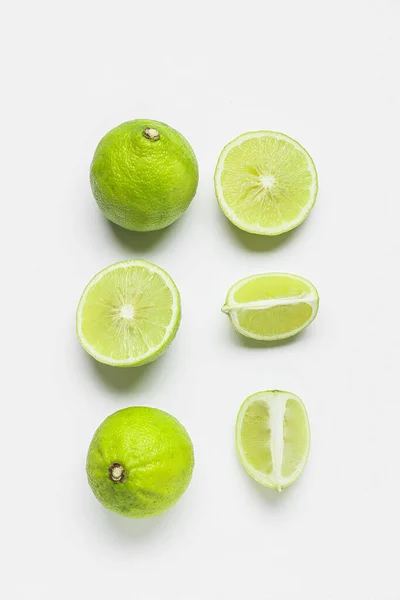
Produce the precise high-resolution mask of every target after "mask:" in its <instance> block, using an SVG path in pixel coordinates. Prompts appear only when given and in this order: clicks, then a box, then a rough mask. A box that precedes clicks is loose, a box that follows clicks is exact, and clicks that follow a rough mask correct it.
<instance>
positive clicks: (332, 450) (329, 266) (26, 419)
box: [0, 0, 400, 600]
mask: <svg viewBox="0 0 400 600" xmlns="http://www.w3.org/2000/svg"><path fill="white" fill-rule="evenodd" d="M4 13H5V14H4ZM399 18H400V4H399V2H398V0H392V1H390V0H374V1H366V0H346V1H345V0H336V2H329V3H328V2H320V1H317V0H314V1H312V0H303V1H302V2H299V1H298V0H291V1H289V0H288V1H280V2H278V1H276V0H275V1H274V2H271V1H269V0H260V1H259V2H257V1H255V0H249V1H248V2H245V3H236V4H235V3H234V2H228V1H227V0H223V1H219V2H214V3H212V4H211V3H204V2H200V3H198V4H193V3H190V2H187V1H186V2H184V1H183V0H180V1H178V0H170V1H169V2H161V1H160V2H151V1H150V2H142V3H140V4H139V3H134V2H132V1H124V2H118V1H117V2H104V1H97V2H94V1H87V2H77V1H71V2H62V3H60V2H50V1H49V0H48V1H44V0H37V1H36V2H28V1H27V0H25V1H23V2H13V3H11V2H10V3H8V6H7V8H3V18H2V19H1V22H2V30H3V31H2V35H1V40H2V41H1V43H2V46H3V51H2V56H3V60H4V59H5V63H6V64H5V66H4V68H3V73H2V83H3V86H2V87H3V95H2V101H3V109H2V113H1V115H2V116H1V118H2V127H1V140H2V148H3V150H2V186H1V197H2V207H3V213H2V236H1V241H2V257H3V263H2V264H3V277H2V279H3V288H2V289H3V293H2V306H3V323H2V353H3V374H2V384H3V392H2V403H1V406H2V413H1V414H2V418H1V421H2V434H1V447H2V452H1V455H2V462H3V464H2V472H3V479H2V492H1V503H2V520H3V525H2V530H1V543H2V545H4V549H5V553H6V561H4V556H3V560H2V567H3V569H2V570H3V577H2V579H1V581H0V590H1V592H3V593H2V594H1V595H2V597H4V598H7V600H14V599H17V600H20V599H21V600H25V599H34V600H36V599H40V600H50V599H51V600H53V599H54V598H57V599H58V600H64V599H68V600H69V599H70V598H92V599H95V600H103V599H110V598H115V597H117V596H118V597H120V596H123V597H124V598H140V599H146V600H153V599H157V600H158V599H161V598H162V599H163V600H178V599H179V600H180V599H182V600H183V599H185V600H200V599H201V600H203V599H205V598H206V599H210V600H214V599H215V600H217V599H218V600H219V599H229V600H230V599H233V600H239V599H242V598H249V599H250V598H257V599H260V600H269V599H271V600H292V599H294V598H298V599H307V600H347V599H349V600H350V599H351V600H365V599H368V600H397V599H399V598H400V583H399V579H398V575H397V573H396V569H397V568H398V561H399V556H398V554H399V543H398V540H399V536H400V525H399V504H400V503H399V499H400V487H399V485H400V484H399V454H400V450H399V421H400V399H399V385H398V372H399V368H398V363H399V358H398V340H399V333H400V325H399V319H398V306H399V292H400V286H399V280H398V259H399V249H400V242H399V225H398V219H399V184H398V179H399V176H398V172H399V171H398V169H399V135H400V127H399V107H400V97H399V96H400V94H399V78H398V57H399V54H400V37H399V34H398V29H399ZM5 93H6V94H7V96H6V97H5ZM4 101H5V106H4ZM136 117H149V118H155V119H160V120H163V121H165V122H167V123H169V124H171V125H172V126H174V127H176V128H177V129H179V130H180V131H182V132H183V133H184V134H185V135H186V136H187V138H188V139H189V140H190V142H191V144H192V145H193V148H194V149H195V151H196V153H197V157H198V160H199V164H200V173H201V180H200V185H199V189H198V193H197V196H196V198H195V200H194V201H193V204H192V206H191V207H190V209H189V210H188V211H187V213H186V214H185V215H184V217H183V218H182V219H181V220H179V221H178V222H177V223H176V224H175V225H173V226H171V227H170V228H169V229H167V230H165V231H164V232H162V233H156V234H145V235H135V234H131V233H129V232H125V231H123V230H121V229H118V228H117V227H113V226H111V225H110V224H109V223H108V222H107V221H106V220H105V219H104V218H103V217H102V215H101V213H100V211H99V210H98V209H97V206H96V204H95V202H94V201H93V199H92V196H91V191H90V187H89V184H88V170H89V164H90V161H91V158H92V153H93V151H94V149H95V146H96V144H97V142H98V141H99V139H100V138H101V136H102V135H103V134H105V133H106V132H107V131H108V130H109V129H110V128H112V127H113V126H115V125H117V124H118V123H120V122H123V121H126V120H129V119H134V118H136ZM260 128H268V129H273V130H278V131H283V132H285V133H287V134H289V135H291V136H293V137H294V138H296V139H298V140H299V141H300V143H302V144H304V146H305V147H306V148H307V149H308V151H309V152H310V153H311V155H312V156H313V158H314V160H315V163H316V165H317V169H318V172H319V177H320V193H319V197H318V200H317V204H316V206H315V208H314V209H313V211H312V213H311V215H310V217H309V218H308V219H307V221H306V222H305V224H304V225H302V226H301V227H299V228H298V229H297V230H296V231H295V232H294V233H291V234H288V235H285V236H283V237H280V238H276V239H272V240H268V239H262V238H255V237H251V236H249V235H247V234H244V233H241V232H239V231H238V230H236V229H234V228H233V227H232V226H230V225H229V223H228V222H227V220H226V219H225V217H224V216H223V215H222V213H221V210H220V209H219V208H218V205H217V202H216V200H215V198H214V193H213V170H214V167H215V164H216V160H217V157H218V154H219V152H220V150H221V148H222V147H223V146H224V144H225V143H227V142H228V141H229V140H231V139H233V138H234V137H235V136H237V135H238V134H240V133H242V132H244V131H248V130H254V129H260ZM133 257H136V258H145V259H150V260H152V261H154V262H156V263H157V264H159V265H160V266H162V267H163V268H165V269H166V270H167V271H168V272H169V273H170V274H171V275H172V277H173V278H174V279H175V281H176V283H177V285H178V286H179V289H180V291H181V294H182V302H183V319H182V324H181V328H180V331H179V334H178V336H177V339H176V341H175V342H174V344H173V345H172V346H171V348H170V349H169V351H168V352H167V354H165V355H164V357H162V358H161V359H159V360H158V361H157V362H156V363H154V364H152V365H150V366H147V367H143V368H140V369H138V370H133V371H132V370H124V371H119V370H114V369H111V368H106V367H102V366H99V365H97V364H96V363H95V362H94V361H93V360H92V359H91V358H90V357H89V356H87V355H86V354H85V352H84V351H83V350H82V349H81V348H80V346H79V344H78V342H77V340H76V337H75V308H76V305H77V302H78V300H79V297H80V294H81V292H82V290H83V288H84V286H85V285H86V283H87V282H88V280H89V279H90V277H91V276H92V275H93V274H94V273H96V272H97V271H98V270H100V269H101V268H103V267H104V266H106V265H107V264H110V263H112V262H114V261H117V260H122V259H126V258H133ZM267 270H271V271H279V270H288V271H291V272H294V273H298V274H300V275H303V276H305V277H307V278H309V279H310V280H311V281H312V282H313V283H314V284H315V285H316V286H317V288H318V290H319V292H320V296H321V307H320V313H319V315H318V317H317V319H316V321H315V322H314V323H313V324H312V325H311V326H310V327H309V328H308V329H307V330H306V331H305V332H304V333H303V334H301V335H300V336H299V337H297V338H295V339H294V340H293V341H291V342H288V343H284V344H282V345H280V346H275V347H270V348H263V347H258V346H257V345H256V344H252V343H249V342H246V341H245V340H244V339H242V338H240V337H239V336H238V335H237V334H235V332H234V331H233V330H232V328H231V326H230V324H229V321H228V319H227V317H226V316H224V315H223V314H221V312H220V307H221V306H222V304H223V302H224V299H225V293H226V291H227V289H228V288H229V286H230V285H231V284H232V283H233V282H234V281H236V280H237V279H239V278H240V277H243V276H246V275H249V274H251V273H257V272H260V271H267ZM270 388H281V389H284V390H290V391H293V392H294V393H296V394H298V395H299V396H300V397H301V398H302V399H303V400H304V402H305V404H306V406H307V408H308V411H309V417H310V422H311V428H312V447H311V454H310V459H309V463H308V465H307V467H306V470H305V472H304V474H303V475H302V477H301V478H300V479H299V481H298V482H297V483H296V484H294V485H293V487H292V488H290V489H288V490H286V491H284V492H283V493H282V494H281V495H280V496H278V495H276V494H273V493H270V492H268V491H266V490H264V489H263V488H261V487H259V486H257V485H256V484H255V483H253V481H252V480H251V479H250V478H249V477H248V475H247V474H246V473H245V471H244V469H243V468H242V467H241V465H240V464H239V461H238V459H237V457H236V455H235V449H234V444H233V433H234V422H235V418H236V414H237V411H238V409H239V406H240V404H241V402H242V401H243V400H244V398H245V397H246V396H248V395H249V394H251V393H252V392H256V391H259V390H262V389H270ZM131 404H145V405H152V406H157V407H161V408H163V409H166V410H167V411H170V412H171V413H173V414H174V415H175V416H177V417H178V418H179V419H180V420H181V421H182V422H183V423H184V424H185V426H186V427H187V429H188V430H189V432H190V434H191V436H192V438H193V441H194V444H195V450H196V461H197V463H196V469H195V473H194V478H193V482H192V485H191V486H190V488H189V490H188V492H187V493H186V495H185V496H184V497H183V499H182V500H181V501H180V502H179V504H178V505H177V506H176V507H175V508H174V509H172V510H171V511H170V512H169V513H167V514H166V515H165V516H162V517H160V518H157V519H153V520H147V521H129V520H125V519H123V518H120V517H118V516H116V515H113V514H111V513H108V512H107V511H106V510H105V509H103V508H102V507H101V505H100V504H98V502H97V501H96V500H95V498H94V496H93V495H92V493H91V491H90V489H89V487H88V485H87V483H86V477H85V456H86V450H87V447H88V444H89V442H90V440H91V437H92V434H93V432H94V430H95V428H96V427H97V426H98V425H99V423H100V422H101V421H102V420H103V419H104V418H105V417H106V416H107V415H108V414H109V413H111V412H113V411H115V410H117V409H120V408H122V407H125V406H129V405H131Z"/></svg>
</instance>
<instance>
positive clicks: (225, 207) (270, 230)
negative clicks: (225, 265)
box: [214, 130, 318, 236]
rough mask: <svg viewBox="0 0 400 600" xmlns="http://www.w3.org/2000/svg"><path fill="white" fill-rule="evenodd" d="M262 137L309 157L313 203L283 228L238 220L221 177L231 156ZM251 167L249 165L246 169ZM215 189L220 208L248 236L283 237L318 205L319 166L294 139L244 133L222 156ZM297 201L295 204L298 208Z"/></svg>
mask: <svg viewBox="0 0 400 600" xmlns="http://www.w3.org/2000/svg"><path fill="white" fill-rule="evenodd" d="M262 137H271V138H274V139H279V140H283V141H285V142H287V143H288V144H290V145H292V146H293V147H294V148H295V149H296V150H298V151H300V152H301V154H302V155H303V156H304V157H305V159H306V161H307V165H308V169H309V173H310V176H311V178H312V185H311V187H310V196H309V200H308V202H307V203H306V205H305V206H304V208H303V209H302V210H300V211H299V212H298V214H297V215H296V217H295V218H292V219H289V220H287V221H285V222H283V223H282V224H281V225H271V226H268V227H262V226H260V224H259V222H252V223H248V222H246V220H244V219H241V218H239V217H238V216H237V214H236V213H235V211H234V210H233V209H232V207H230V206H229V203H228V202H227V201H226V199H225V194H224V190H223V184H222V182H221V175H222V172H223V170H224V163H225V159H226V157H227V156H228V155H229V153H230V152H231V151H232V150H233V149H234V148H236V147H237V146H240V145H241V144H242V143H243V142H246V141H248V140H250V139H254V138H262ZM246 166H247V165H246ZM248 166H249V167H250V168H256V167H257V165H248ZM214 188H215V195H216V197H217V201H218V204H219V205H220V207H221V210H222V212H223V213H224V215H225V216H226V217H227V218H228V219H229V220H230V221H231V223H233V224H234V225H235V226H236V227H238V228H239V229H242V230H243V231H246V232H247V233H253V234H256V235H267V236H276V235H281V234H282V233H286V232H288V231H290V230H292V229H294V228H295V227H298V226H299V225H300V224H301V223H302V222H303V221H304V220H305V219H306V218H307V217H308V215H309V214H310V212H311V210H312V208H313V207H314V205H315V202H316V199H317V195H318V173H317V170H316V167H315V163H314V161H313V159H312V157H311V156H310V154H309V153H308V152H307V150H306V149H305V148H304V147H303V146H302V145H301V144H299V142H297V140H295V139H293V138H291V137H290V136H288V135H286V134H284V133H281V132H276V131H269V130H261V131H249V132H247V133H243V134H241V135H239V136H238V137H237V138H235V139H234V140H232V141H231V142H229V143H228V144H227V145H226V146H225V147H224V148H223V150H222V152H221V154H220V155H219V158H218V161H217V165H216V168H215V173H214ZM295 203H296V201H294V204H295ZM257 211H258V213H259V214H260V209H259V208H257Z"/></svg>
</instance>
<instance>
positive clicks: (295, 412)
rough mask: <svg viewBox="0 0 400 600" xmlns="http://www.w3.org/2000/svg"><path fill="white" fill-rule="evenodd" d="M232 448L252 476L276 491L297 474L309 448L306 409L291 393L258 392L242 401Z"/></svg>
mask: <svg viewBox="0 0 400 600" xmlns="http://www.w3.org/2000/svg"><path fill="white" fill-rule="evenodd" d="M236 448H237V451H238V454H239V458H240V461H241V463H242V464H243V466H244V468H245V469H246V471H247V472H248V474H249V475H251V477H253V479H255V480H256V481H258V483H261V485H264V486H265V487H269V488H273V489H275V490H277V491H278V492H280V491H281V490H282V489H283V488H285V487H288V486H289V485H291V484H292V483H293V482H294V481H296V479H297V478H298V477H299V476H300V474H301V472H302V471H303V469H304V466H305V464H306V462H307V458H308V453H309V448H310V426H309V422H308V416H307V411H306V408H305V406H304V404H303V402H302V401H301V400H300V398H299V397H298V396H296V395H295V394H291V393H290V392H282V391H278V390H273V391H267V392H258V393H256V394H253V395H252V396H249V397H248V398H247V399H246V400H245V401H244V402H243V404H242V406H241V407H240V410H239V414H238V417H237V421H236Z"/></svg>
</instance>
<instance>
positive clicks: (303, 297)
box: [222, 273, 319, 341]
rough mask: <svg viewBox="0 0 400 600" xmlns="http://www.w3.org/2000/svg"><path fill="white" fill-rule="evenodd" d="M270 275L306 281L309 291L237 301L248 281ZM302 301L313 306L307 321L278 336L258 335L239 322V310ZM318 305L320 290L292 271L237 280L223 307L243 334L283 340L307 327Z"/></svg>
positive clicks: (258, 338)
mask: <svg viewBox="0 0 400 600" xmlns="http://www.w3.org/2000/svg"><path fill="white" fill-rule="evenodd" d="M268 277H284V278H287V277H290V278H291V279H295V280H297V281H301V282H302V283H305V284H306V285H307V286H308V287H309V292H308V293H307V294H300V295H298V296H292V297H287V298H269V299H265V300H255V301H253V302H242V303H240V302H235V300H234V299H233V298H234V296H235V293H236V292H237V290H238V289H240V288H241V287H242V286H243V285H244V284H246V283H248V282H249V281H252V280H255V279H267V278H268ZM302 303H306V304H308V305H309V306H310V307H311V315H310V317H309V318H308V319H307V321H305V322H304V323H302V325H301V326H300V327H297V328H296V329H293V330H291V331H288V332H285V333H282V334H280V335H277V336H263V335H258V334H256V333H254V332H253V331H249V330H248V329H245V328H243V327H242V326H241V325H240V323H239V318H238V312H240V311H246V310H261V309H263V308H265V309H268V308H273V307H274V306H289V305H295V304H302ZM318 306H319V297H318V292H317V290H316V289H315V287H314V286H313V285H312V284H311V282H310V281H308V280H307V279H304V278H303V277H299V276H298V275H292V274H291V273H262V274H258V275H250V276H249V277H245V278H244V279H240V280H239V281H237V282H236V283H235V284H234V285H233V286H232V287H231V289H230V290H229V292H228V295H227V298H226V302H225V304H224V306H223V307H222V311H223V312H224V313H226V314H228V315H229V318H230V319H231V322H232V325H233V326H234V328H235V329H236V330H237V331H238V332H239V333H241V334H242V335H245V336H249V335H250V337H252V338H253V339H256V340H264V341H268V340H271V341H275V340H281V339H285V338H287V337H291V336H292V335H296V333H299V332H300V331H302V330H303V329H305V328H306V327H307V325H309V324H310V323H311V322H312V321H313V320H314V318H315V316H316V314H317V311H318Z"/></svg>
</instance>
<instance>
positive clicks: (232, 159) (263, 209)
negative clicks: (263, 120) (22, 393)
mask: <svg viewBox="0 0 400 600" xmlns="http://www.w3.org/2000/svg"><path fill="white" fill-rule="evenodd" d="M214 183H215V193H216V196H217V200H218V202H219V205H220V206H221V209H222V211H223V212H224V214H225V216H226V217H228V219H229V220H230V221H231V222H232V223H233V224H234V225H236V226H237V227H239V228H240V229H243V230H244V231H248V232H249V233H256V234H259V235H279V234H281V233H284V232H285V231H289V230H290V229H294V228H295V227H297V226H298V225H300V223H302V222H303V221H304V219H305V218H306V217H307V215H308V214H309V212H310V211H311V209H312V207H313V206H314V204H315V200H316V197H317V192H318V176H317V171H316V168H315V165H314V162H313V160H312V158H311V156H310V155H309V154H308V152H307V151H306V150H305V149H304V148H303V146H301V145H300V144H299V143H298V142H296V140H293V139H292V138H290V137H289V136H287V135H285V134H283V133H277V132H275V131H252V132H249V133H244V134H243V135H240V136H239V137H238V138H236V139H235V140H233V141H232V142H230V143H229V144H227V146H225V148H224V149H223V150H222V152H221V154H220V157H219V159H218V163H217V167H216V169H215V176H214Z"/></svg>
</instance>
